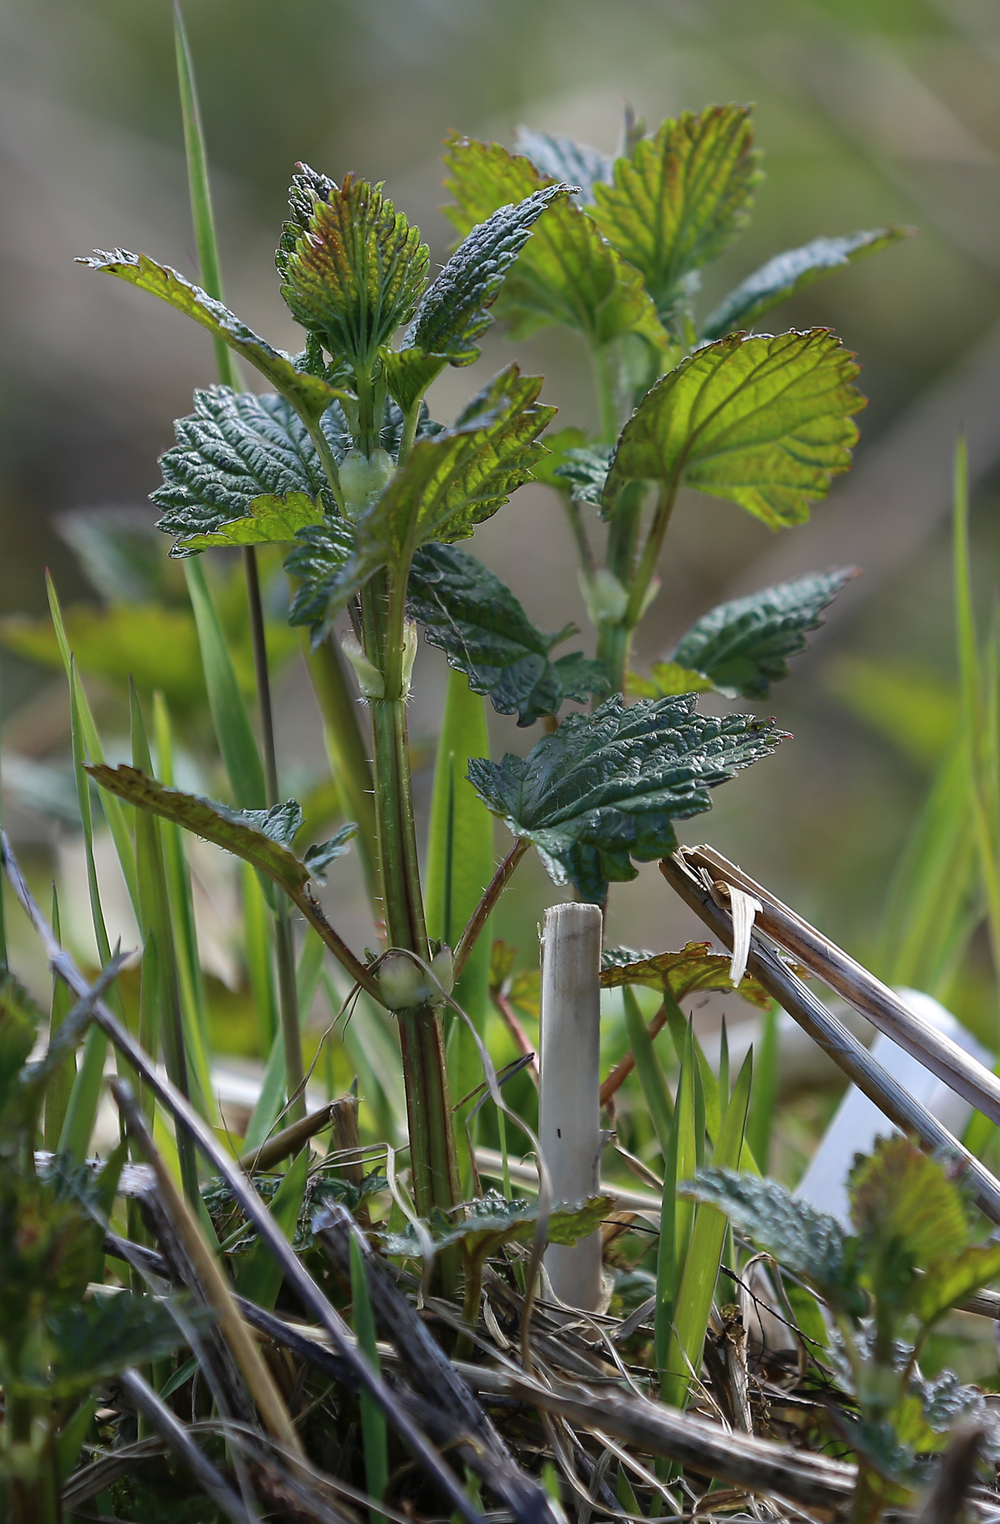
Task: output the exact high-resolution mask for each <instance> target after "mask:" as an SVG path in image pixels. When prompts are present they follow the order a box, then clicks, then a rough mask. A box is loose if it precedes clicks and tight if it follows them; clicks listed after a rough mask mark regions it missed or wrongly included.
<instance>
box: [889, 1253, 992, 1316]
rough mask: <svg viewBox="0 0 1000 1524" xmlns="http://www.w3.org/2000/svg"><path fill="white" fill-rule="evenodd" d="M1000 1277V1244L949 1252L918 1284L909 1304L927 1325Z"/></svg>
mask: <svg viewBox="0 0 1000 1524" xmlns="http://www.w3.org/2000/svg"><path fill="white" fill-rule="evenodd" d="M997 1276H1000V1244H971V1245H969V1247H968V1248H965V1249H963V1250H962V1252H961V1254H956V1255H950V1254H949V1255H947V1256H946V1257H944V1258H943V1259H941V1260H939V1261H938V1262H937V1263H936V1264H934V1265H932V1266H931V1267H930V1269H929V1270H928V1272H927V1274H926V1275H925V1276H922V1277H921V1278H920V1280H919V1281H918V1282H917V1283H916V1285H915V1286H914V1289H913V1293H912V1295H911V1297H910V1306H911V1309H912V1311H913V1312H914V1313H915V1314H916V1316H917V1317H918V1319H919V1320H920V1322H921V1323H922V1324H923V1325H924V1327H927V1326H929V1325H930V1324H931V1323H933V1322H935V1321H936V1319H937V1318H939V1317H941V1316H942V1315H943V1314H944V1313H946V1312H949V1311H950V1310H951V1309H952V1307H954V1306H956V1305H957V1303H959V1302H961V1301H963V1300H964V1299H965V1298H966V1297H967V1296H971V1295H972V1293H973V1292H974V1291H978V1290H979V1289H980V1288H981V1287H982V1286H988V1285H989V1283H990V1281H994V1280H996V1278H997Z"/></svg>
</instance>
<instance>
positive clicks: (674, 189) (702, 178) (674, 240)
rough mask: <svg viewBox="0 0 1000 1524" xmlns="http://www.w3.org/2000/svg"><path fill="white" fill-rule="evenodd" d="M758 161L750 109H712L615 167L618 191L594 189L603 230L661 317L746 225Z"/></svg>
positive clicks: (645, 141)
mask: <svg viewBox="0 0 1000 1524" xmlns="http://www.w3.org/2000/svg"><path fill="white" fill-rule="evenodd" d="M759 158H760V156H759V154H758V153H757V152H756V151H755V149H754V148H753V131H752V127H751V123H750V110H749V107H746V106H710V107H709V108H708V109H707V110H706V111H703V112H702V113H701V115H700V116H696V115H694V113H693V112H690V111H685V112H684V113H683V115H682V116H680V117H678V119H677V120H676V121H672V120H668V121H665V122H664V123H663V125H662V126H661V127H660V129H659V131H658V132H657V133H656V135H655V136H654V137H652V138H642V139H640V141H639V142H638V143H637V144H636V146H635V149H634V150H633V152H632V154H631V156H630V157H629V158H625V159H618V160H616V162H615V166H614V182H613V184H611V185H600V184H598V185H597V186H596V187H595V191H594V195H595V199H596V201H597V210H596V211H595V213H594V216H595V219H596V221H597V225H598V227H599V228H600V230H601V232H602V233H603V234H604V235H605V237H606V238H608V239H610V241H611V242H612V243H613V244H614V246H615V248H616V249H617V250H618V252H619V253H620V254H621V255H622V256H623V257H624V258H625V259H627V260H628V262H629V264H631V265H634V266H635V267H636V269H637V270H640V271H641V272H642V276H643V279H644V280H645V283H646V289H647V291H648V292H649V293H650V295H651V296H652V298H653V301H654V302H655V303H656V308H657V311H658V312H659V313H660V314H661V316H668V317H669V316H670V315H671V314H672V312H673V310H674V309H675V308H676V306H677V305H678V302H679V300H680V299H681V298H682V296H683V294H684V281H685V277H687V276H689V275H691V274H692V273H693V272H695V271H697V270H700V269H702V268H703V266H705V265H706V264H708V263H709V262H710V261H711V260H713V259H715V258H716V256H717V255H718V254H720V253H721V252H722V250H723V249H724V248H725V246H726V244H727V243H728V242H729V240H730V239H731V238H732V237H733V235H734V234H735V233H737V232H738V231H739V229H740V228H741V227H743V226H744V224H745V223H746V221H747V218H748V216H749V211H750V206H751V203H752V200H753V190H754V186H755V185H756V183H757V181H758V180H759V179H760V171H759V168H758V163H759Z"/></svg>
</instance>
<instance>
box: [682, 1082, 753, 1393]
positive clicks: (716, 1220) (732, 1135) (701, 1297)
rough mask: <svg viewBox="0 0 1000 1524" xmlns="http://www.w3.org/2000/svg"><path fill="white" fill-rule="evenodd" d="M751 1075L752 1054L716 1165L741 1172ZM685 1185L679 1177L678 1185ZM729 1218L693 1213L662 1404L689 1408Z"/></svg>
mask: <svg viewBox="0 0 1000 1524" xmlns="http://www.w3.org/2000/svg"><path fill="white" fill-rule="evenodd" d="M752 1074H753V1063H752V1055H751V1054H749V1053H748V1054H747V1056H746V1059H745V1061H744V1064H743V1067H742V1069H741V1070H740V1074H739V1078H738V1079H737V1081H736V1086H735V1089H734V1090H733V1098H732V1100H731V1101H730V1103H729V1106H728V1107H727V1109H726V1114H725V1116H724V1118H723V1121H722V1128H721V1131H720V1133H719V1140H718V1142H717V1144H716V1146H715V1151H714V1153H713V1155H712V1163H713V1164H715V1165H722V1166H728V1167H729V1168H730V1169H738V1168H739V1164H740V1156H741V1154H742V1152H743V1139H744V1134H745V1131H746V1119H747V1107H748V1105H749V1101H750V1088H751V1079H752ZM681 1183H683V1177H679V1179H678V1184H681ZM727 1225H728V1219H727V1218H726V1216H725V1214H724V1213H723V1212H720V1211H719V1209H718V1207H715V1206H710V1205H709V1204H708V1203H706V1202H702V1203H701V1204H700V1205H699V1206H698V1209H697V1211H696V1213H695V1219H694V1228H693V1230H692V1233H691V1243H690V1246H689V1248H688V1252H687V1255H686V1258H685V1262H684V1271H683V1274H682V1276H681V1284H680V1290H679V1292H678V1295H677V1306H676V1311H675V1314H674V1332H673V1337H672V1338H671V1340H670V1345H669V1348H668V1351H667V1358H666V1362H665V1371H664V1375H663V1380H662V1385H661V1389H660V1400H661V1401H662V1402H666V1403H669V1404H670V1405H671V1406H672V1407H679V1408H680V1407H686V1406H687V1402H688V1399H689V1396H690V1393H691V1387H692V1378H691V1375H690V1371H691V1370H692V1369H693V1371H694V1372H695V1375H697V1372H698V1369H699V1366H700V1364H701V1352H702V1349H703V1348H704V1344H705V1334H706V1332H707V1330H708V1322H709V1317H710V1314H711V1310H712V1298H713V1296H714V1295H715V1283H716V1280H717V1278H718V1274H719V1264H720V1261H721V1256H722V1249H723V1244H724V1242H725V1237H726V1228H727Z"/></svg>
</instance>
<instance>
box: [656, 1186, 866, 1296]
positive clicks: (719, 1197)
mask: <svg viewBox="0 0 1000 1524" xmlns="http://www.w3.org/2000/svg"><path fill="white" fill-rule="evenodd" d="M685 1194H687V1195H690V1196H692V1197H693V1198H694V1199H695V1200H696V1201H712V1202H714V1203H715V1205H716V1206H718V1207H720V1208H721V1209H722V1211H723V1212H725V1213H726V1216H727V1217H729V1219H730V1220H731V1221H732V1222H733V1223H735V1224H736V1226H737V1227H739V1228H742V1229H743V1230H744V1232H745V1233H748V1234H749V1236H750V1237H751V1238H752V1239H753V1241H754V1243H755V1244H757V1245H758V1247H760V1248H761V1249H764V1250H765V1251H766V1252H767V1253H768V1254H772V1255H773V1256H774V1258H775V1259H776V1260H778V1261H779V1263H780V1264H782V1265H784V1267H785V1268H786V1269H787V1270H790V1271H791V1272H792V1274H793V1275H800V1276H801V1277H802V1279H803V1280H805V1281H807V1282H808V1283H809V1285H811V1286H814V1287H815V1288H816V1290H817V1291H818V1292H819V1293H820V1295H821V1296H823V1297H824V1298H826V1300H828V1301H829V1302H830V1303H831V1305H832V1306H834V1307H838V1308H844V1309H846V1310H847V1311H850V1312H853V1313H859V1312H862V1311H863V1310H864V1306H865V1303H864V1299H863V1297H862V1296H861V1294H860V1292H859V1289H858V1286H857V1278H856V1275H855V1271H854V1265H853V1260H852V1257H851V1256H850V1255H849V1253H848V1239H847V1237H846V1235H845V1233H844V1230H843V1229H842V1228H841V1226H840V1224H839V1223H838V1222H837V1220H836V1218H834V1217H830V1216H829V1215H828V1214H827V1213H826V1212H820V1211H817V1209H816V1208H815V1207H814V1206H812V1205H811V1204H810V1203H809V1202H808V1201H804V1200H801V1199H798V1198H796V1197H794V1196H792V1194H791V1193H790V1192H789V1191H788V1190H786V1189H785V1187H784V1186H783V1185H779V1184H778V1182H777V1181H776V1180H767V1179H763V1178H761V1177H760V1176H758V1175H746V1174H743V1175H740V1174H737V1173H736V1171H735V1170H733V1169H720V1168H717V1167H716V1166H714V1165H713V1166H711V1167H710V1168H707V1169H700V1170H699V1171H698V1173H697V1175H696V1176H695V1179H694V1181H693V1183H692V1184H691V1185H690V1186H687V1187H685Z"/></svg>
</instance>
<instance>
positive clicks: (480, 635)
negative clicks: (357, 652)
mask: <svg viewBox="0 0 1000 1524" xmlns="http://www.w3.org/2000/svg"><path fill="white" fill-rule="evenodd" d="M407 602H408V606H409V610H410V613H411V614H412V616H413V618H414V619H416V620H418V622H419V623H420V624H422V625H423V627H424V634H425V635H426V637H427V639H428V641H429V642H430V643H431V645H433V646H438V647H440V649H441V650H443V651H444V652H445V653H446V654H447V657H448V663H449V665H450V666H452V667H454V668H456V670H457V671H459V672H464V674H465V676H466V677H467V678H468V680H469V687H470V688H471V689H472V691H473V693H482V694H486V695H488V697H489V699H490V702H491V703H492V705H493V707H494V709H495V710H496V711H497V713H498V714H513V713H514V712H515V710H516V711H517V716H518V721H517V723H518V724H519V725H531V724H533V723H534V722H535V720H536V719H537V718H538V716H539V715H542V714H558V712H559V710H560V708H561V707H562V705H563V703H564V701H565V700H566V699H574V700H576V701H577V702H578V703H583V702H585V701H586V700H587V699H588V698H590V697H591V696H592V695H593V694H599V695H603V694H604V693H606V692H607V689H608V681H607V677H606V676H605V673H604V669H603V667H602V666H601V664H600V663H599V662H595V661H588V660H587V659H586V658H585V657H583V656H581V655H580V654H578V653H576V654H573V655H571V656H562V657H560V658H559V659H558V660H557V661H553V660H551V659H550V654H549V653H550V652H551V650H552V647H553V646H555V645H557V644H558V643H559V642H560V641H561V640H565V639H567V637H568V636H570V635H575V634H577V633H578V632H577V630H576V628H575V626H573V625H569V626H567V628H566V629H564V630H560V631H559V632H558V633H557V634H546V633H545V631H543V630H539V629H536V628H535V626H534V625H533V624H532V623H531V621H530V620H529V619H528V617H527V615H526V614H525V612H524V609H523V608H522V607H521V605H520V603H519V602H518V601H517V599H516V598H515V597H514V594H513V593H512V592H511V591H510V589H509V588H508V587H505V586H504V584H503V583H502V582H501V581H500V579H499V577H495V576H494V575H493V573H492V572H490V571H487V569H486V567H485V566H483V564H482V562H481V561H477V560H476V558H475V556H470V555H469V554H468V553H467V552H465V551H462V550H457V549H456V548H455V547H454V546H450V545H425V546H424V547H423V548H422V549H421V550H419V551H418V552H417V554H416V556H415V557H414V560H413V565H412V567H411V569H410V578H409V582H408V584H407Z"/></svg>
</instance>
